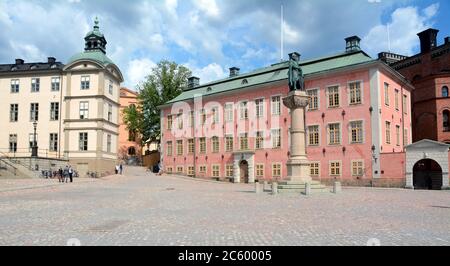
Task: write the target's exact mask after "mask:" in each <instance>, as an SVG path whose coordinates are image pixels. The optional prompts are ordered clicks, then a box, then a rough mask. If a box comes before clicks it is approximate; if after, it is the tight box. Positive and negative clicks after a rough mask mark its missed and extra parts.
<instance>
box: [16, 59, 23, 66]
mask: <svg viewBox="0 0 450 266" xmlns="http://www.w3.org/2000/svg"><path fill="white" fill-rule="evenodd" d="M24 63H25V61H23V59H16V65H23V64H24Z"/></svg>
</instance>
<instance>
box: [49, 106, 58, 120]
mask: <svg viewBox="0 0 450 266" xmlns="http://www.w3.org/2000/svg"><path fill="white" fill-rule="evenodd" d="M50 120H51V121H56V120H59V103H58V102H54V103H50Z"/></svg>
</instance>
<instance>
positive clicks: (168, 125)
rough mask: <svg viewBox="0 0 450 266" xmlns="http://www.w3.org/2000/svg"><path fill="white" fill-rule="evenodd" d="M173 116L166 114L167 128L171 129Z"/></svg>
mask: <svg viewBox="0 0 450 266" xmlns="http://www.w3.org/2000/svg"><path fill="white" fill-rule="evenodd" d="M172 124H173V117H172V116H171V115H168V116H167V130H172Z"/></svg>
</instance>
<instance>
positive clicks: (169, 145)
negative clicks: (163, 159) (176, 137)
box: [167, 141, 173, 156]
mask: <svg viewBox="0 0 450 266" xmlns="http://www.w3.org/2000/svg"><path fill="white" fill-rule="evenodd" d="M172 154H173V144H172V141H168V142H167V156H172Z"/></svg>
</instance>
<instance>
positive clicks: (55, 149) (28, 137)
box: [0, 20, 123, 175]
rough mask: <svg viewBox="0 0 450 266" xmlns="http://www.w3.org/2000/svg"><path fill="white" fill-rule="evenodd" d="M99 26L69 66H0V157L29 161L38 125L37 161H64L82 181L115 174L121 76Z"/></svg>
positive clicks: (49, 63)
mask: <svg viewBox="0 0 450 266" xmlns="http://www.w3.org/2000/svg"><path fill="white" fill-rule="evenodd" d="M106 44H107V42H106V39H105V37H104V35H103V34H102V33H101V32H100V30H99V26H98V20H96V21H95V26H94V28H93V30H92V31H90V32H89V33H88V34H87V35H86V37H85V50H84V52H82V53H79V54H76V55H74V56H73V57H72V58H71V59H70V60H69V62H67V64H65V65H64V64H62V63H61V62H56V60H55V58H48V61H47V62H46V63H25V62H24V61H23V60H21V59H16V62H15V64H4V65H0V89H1V97H0V106H1V107H2V108H3V111H2V112H0V122H1V125H2V130H1V131H0V156H1V157H10V158H11V157H30V156H31V146H32V145H33V140H34V126H33V122H34V121H35V120H36V122H37V127H36V141H37V146H38V151H39V152H38V156H39V157H43V158H54V159H66V160H69V162H70V164H71V165H72V166H74V168H76V169H77V170H78V171H79V173H80V174H81V175H83V174H84V173H87V172H88V171H93V172H97V173H98V174H105V173H107V172H113V171H114V166H115V164H116V163H117V151H118V134H119V94H120V83H121V82H123V76H122V74H121V71H120V69H119V68H118V67H117V66H116V65H115V64H114V63H113V62H112V61H111V60H110V59H109V58H108V57H107V56H106Z"/></svg>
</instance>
